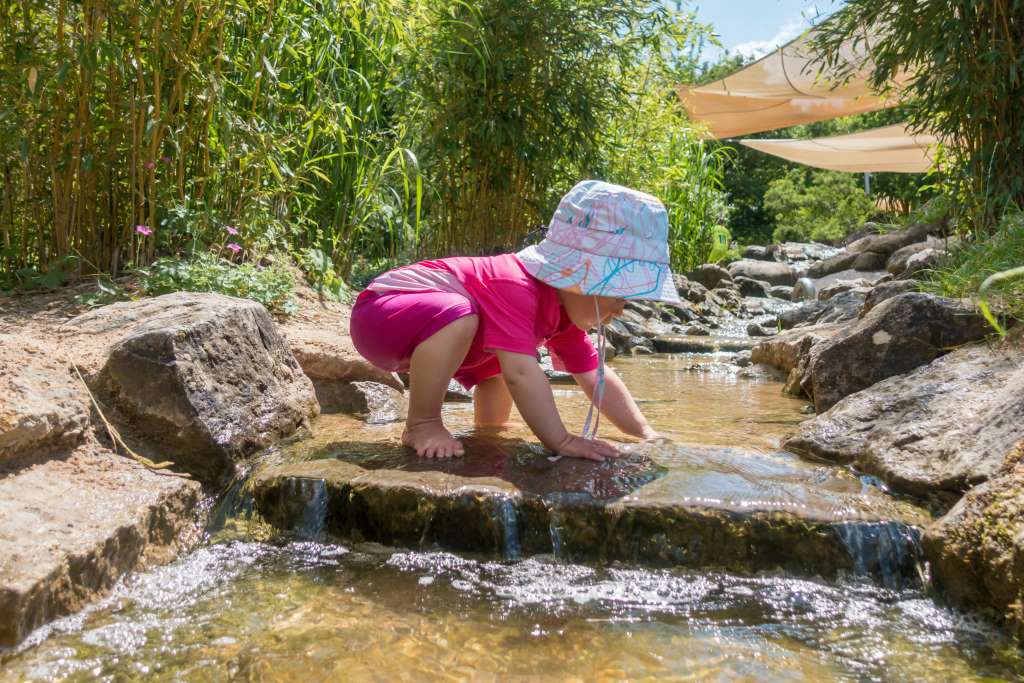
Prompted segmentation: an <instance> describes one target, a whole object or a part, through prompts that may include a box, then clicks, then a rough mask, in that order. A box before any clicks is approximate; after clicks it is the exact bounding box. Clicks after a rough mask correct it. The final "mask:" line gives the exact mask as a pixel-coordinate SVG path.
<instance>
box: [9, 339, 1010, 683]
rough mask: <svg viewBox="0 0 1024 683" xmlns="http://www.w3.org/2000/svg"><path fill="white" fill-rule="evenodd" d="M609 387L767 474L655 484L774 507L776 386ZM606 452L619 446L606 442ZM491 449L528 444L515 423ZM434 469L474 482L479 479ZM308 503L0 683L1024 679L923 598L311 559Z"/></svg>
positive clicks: (711, 368)
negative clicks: (295, 530)
mask: <svg viewBox="0 0 1024 683" xmlns="http://www.w3.org/2000/svg"><path fill="white" fill-rule="evenodd" d="M616 367H617V368H618V369H619V372H620V373H621V374H622V375H623V376H624V377H625V379H626V382H627V384H629V386H630V387H631V388H632V389H633V391H634V393H636V394H637V395H638V396H639V397H640V399H641V402H642V405H643V407H644V410H645V412H646V413H647V415H648V416H649V418H650V419H651V421H652V423H653V424H654V426H655V427H656V428H657V429H659V430H660V431H662V432H663V433H665V434H666V435H668V436H671V437H672V438H673V439H674V440H676V441H677V442H678V443H682V444H700V445H714V446H723V447H733V448H736V447H739V448H743V449H745V450H747V451H753V452H757V453H761V454H764V456H765V457H764V458H763V459H760V460H758V464H757V467H760V468H762V469H763V471H761V470H756V471H754V470H752V469H751V468H752V467H753V465H751V464H745V463H743V462H742V459H741V458H739V457H738V456H736V455H735V453H734V452H732V451H723V455H721V456H720V460H721V462H719V463H716V464H715V467H717V468H718V469H717V470H716V471H719V470H721V472H725V473H726V474H730V473H731V472H732V470H737V472H735V475H736V476H735V477H734V478H733V479H728V478H723V477H724V475H718V476H717V478H716V479H715V480H714V482H711V481H710V480H708V482H707V483H704V484H702V483H700V481H699V480H698V478H697V474H698V472H697V470H696V469H693V468H694V465H693V463H692V462H690V461H687V460H686V458H685V457H683V456H682V455H680V456H679V458H678V459H679V462H675V461H669V462H664V463H661V466H662V467H663V468H666V469H668V470H669V472H670V475H669V476H666V477H662V478H660V479H658V480H657V482H656V483H657V484H658V485H661V486H665V485H666V482H671V481H672V477H673V476H674V477H676V478H677V479H678V481H679V482H680V484H679V486H680V487H683V488H685V487H686V486H692V487H694V490H695V491H696V490H697V489H700V488H701V487H702V486H703V487H707V486H712V484H714V485H716V486H724V484H722V482H728V481H736V482H739V481H740V480H742V479H744V477H747V478H749V477H750V476H751V472H754V474H756V475H757V477H758V478H759V479H758V481H760V482H764V481H775V482H779V483H778V485H777V486H775V485H773V486H772V487H771V488H769V489H764V485H763V484H760V486H761V489H758V490H755V491H754V492H755V493H757V495H760V496H764V495H775V494H778V495H780V496H782V495H784V494H785V493H786V489H787V485H786V484H785V481H784V479H779V478H777V477H780V476H782V475H781V474H779V471H781V470H786V471H788V469H787V468H790V466H791V465H790V464H789V463H788V462H787V461H785V460H784V456H779V455H776V454H775V453H774V451H775V448H776V444H777V442H778V439H779V437H780V436H781V435H782V434H784V433H785V432H786V431H788V430H789V429H791V428H792V427H793V426H794V425H795V424H796V423H798V422H799V421H800V420H801V419H803V418H804V415H802V413H801V411H802V409H803V406H804V403H803V402H801V401H796V400H793V399H790V398H787V397H784V396H783V395H782V394H781V391H780V384H779V383H778V382H777V381H775V380H772V379H770V378H768V377H765V376H763V375H760V374H758V373H756V372H748V371H740V370H738V369H737V368H735V367H732V366H730V365H729V364H728V362H727V359H726V358H725V357H719V358H707V357H705V358H700V357H685V356H680V357H672V358H665V357H652V358H638V359H623V360H621V361H617V362H616ZM556 393H557V399H558V402H559V406H560V410H562V412H563V415H564V416H565V418H566V421H567V422H568V423H570V424H581V423H582V416H583V414H584V412H585V410H586V400H585V398H583V396H582V394H581V393H580V392H579V391H578V390H576V389H574V388H571V387H561V388H557V390H556ZM446 413H447V415H446V419H447V420H449V422H450V424H451V425H452V426H453V428H454V429H455V430H456V431H458V432H459V433H462V434H465V435H468V436H469V437H471V438H473V439H487V438H491V437H492V436H493V435H489V434H478V433H475V432H473V431H472V430H471V428H470V418H471V407H470V406H466V405H458V404H456V405H451V406H448V407H447V408H446ZM399 431H400V430H399V428H398V427H397V426H394V425H378V426H368V425H365V424H363V423H362V422H360V421H358V420H355V419H352V418H347V417H341V416H328V417H325V418H323V419H322V420H321V421H320V423H319V424H318V425H317V428H316V430H315V433H314V434H313V436H312V437H311V438H309V439H307V440H306V441H305V442H303V443H302V444H296V445H295V446H294V447H292V448H291V449H289V448H285V449H280V450H278V451H276V452H273V453H271V454H270V455H269V457H270V458H271V459H283V458H289V457H303V458H308V457H333V456H332V453H334V452H335V451H336V450H337V447H338V446H337V445H338V443H339V442H347V443H350V444H352V443H356V444H364V445H367V444H373V445H372V446H367V447H366V450H365V452H364V453H363V455H364V457H365V459H366V461H365V464H368V465H369V464H372V459H373V458H375V457H376V458H384V460H385V461H387V457H389V456H387V455H383V456H382V455H381V454H382V453H384V454H387V453H394V452H395V449H394V445H395V443H396V441H397V435H398V433H399ZM602 433H603V434H604V435H605V436H607V437H615V436H616V433H615V431H614V429H613V428H611V427H608V429H607V430H602ZM505 436H515V437H522V438H528V437H529V434H528V432H526V431H525V427H523V426H521V425H519V426H516V427H513V428H512V429H511V430H509V431H508V433H507V434H506V435H505ZM296 451H298V452H300V453H301V455H299V456H296ZM685 452H686V451H680V453H685ZM357 455H358V453H357ZM391 464H394V463H391ZM451 466H452V467H462V468H470V470H469V471H467V470H465V469H464V470H463V472H462V473H463V474H470V473H471V468H472V467H474V466H476V465H474V464H473V463H472V462H469V461H468V460H467V461H465V462H461V463H452V464H451ZM688 468H689V469H688ZM780 468H781V469H780ZM829 469H830V468H823V469H822V477H821V482H822V485H823V486H838V487H840V488H842V489H843V491H845V490H846V488H849V487H857V486H860V485H861V484H860V482H858V481H857V480H856V478H854V477H847V478H845V479H844V478H843V477H839V476H838V475H837V474H836V473H835V472H832V473H831V474H830V473H828V472H826V471H825V470H829ZM739 470H742V471H739ZM638 472H639V471H638ZM687 473H691V474H692V477H691V478H692V479H693V481H690V483H689V484H687V483H685V482H686V481H689V480H688V479H687V478H686V477H687ZM825 475H828V476H825ZM637 476H640V475H639V474H638V475H637ZM773 477H776V478H775V479H773ZM829 477H831V479H830V478H829ZM540 478H542V477H538V479H540ZM828 482H831V483H828ZM630 483H631V484H636V483H638V482H634V481H631V482H630ZM639 483H643V482H639ZM741 483H742V482H741ZM730 486H737V487H739V488H737V489H736V490H737V491H739V494H737V495H744V496H745V495H748V492H747V490H746V489H744V488H742V486H740V485H739V484H730ZM308 488H309V490H301V491H297V492H296V495H301V496H302V497H303V500H307V502H308V512H309V520H304V522H303V524H304V528H305V527H308V528H307V529H306V533H307V537H309V538H319V539H321V542H301V543H299V542H290V543H286V542H285V541H284V540H283V539H276V537H275V536H274V535H273V533H271V532H268V531H267V530H261V529H259V527H258V526H257V527H255V528H253V527H244V526H243V527H241V531H239V528H237V527H235V526H234V525H232V524H230V523H229V524H227V525H226V529H227V531H221V532H220V533H218V534H216V535H215V536H214V537H212V538H210V539H209V541H208V543H206V544H205V545H203V546H201V547H199V548H197V549H196V550H194V551H193V552H191V553H189V554H187V555H186V556H184V557H182V558H181V559H179V560H178V561H177V562H174V563H172V564H170V565H168V566H165V567H161V568H157V569H154V570H152V571H148V572H143V573H140V574H137V575H134V576H132V577H129V579H127V580H126V581H125V582H124V583H123V584H122V585H121V586H119V587H118V588H117V589H116V590H115V591H114V593H113V594H112V595H111V596H110V597H109V598H108V599H106V600H104V601H102V602H100V603H98V604H96V605H94V606H92V607H91V608H89V609H87V610H86V611H84V612H82V613H80V614H78V615H75V616H73V617H69V618H67V619H64V620H61V621H59V622H57V623H55V624H53V625H51V626H49V627H46V628H44V629H42V630H40V631H38V632H37V633H36V634H34V636H33V637H32V639H31V640H30V641H29V642H28V643H27V644H26V645H24V646H23V647H22V648H21V650H20V651H19V652H17V653H9V654H8V655H7V656H6V658H5V661H4V663H3V666H2V667H0V680H2V681H8V680H11V681H14V680H18V681H20V680H76V681H77V680H82V681H84V680H111V681H115V680H116V681H120V680H136V679H146V680H189V681H220V680H226V679H236V680H260V681H263V680H271V681H302V682H303V683H306V682H308V681H319V680H334V679H346V680H381V681H394V680H452V679H455V680H466V679H469V680H497V679H500V680H507V679H513V680H515V679H530V680H588V681H589V680H636V679H640V680H643V679H654V678H658V679H663V678H667V679H670V680H700V681H704V680H711V681H755V680H756V681H761V680H771V681H775V680H780V681H833V680H839V681H862V680H913V681H951V680H1015V679H1019V678H1021V677H1024V659H1022V657H1021V654H1020V653H1019V652H1018V651H1017V650H1015V649H1014V648H1013V647H1012V646H1011V645H1010V644H1008V643H1007V642H1006V641H1005V640H1003V639H1002V638H1001V637H1000V636H998V634H996V633H995V632H993V631H991V630H988V629H987V628H986V627H984V626H981V625H977V624H973V623H972V622H970V621H967V620H965V619H964V618H962V617H960V616H958V615H957V614H956V613H954V612H951V611H949V610H946V609H945V608H943V607H941V606H939V605H937V604H936V603H935V602H933V601H932V600H931V599H929V598H928V597H927V596H926V595H925V594H924V593H923V592H921V591H915V590H891V589H885V588H880V587H878V586H876V585H873V584H871V583H868V582H863V581H852V580H851V581H850V582H845V583H838V584H835V583H827V582H823V581H815V580H804V579H796V578H792V577H786V576H781V575H774V574H773V575H759V576H753V577H741V576H731V575H726V574H721V573H713V572H692V571H682V570H663V569H649V568H640V567H630V566H618V565H612V566H606V567H595V566H587V565H579V564H571V563H565V562H560V561H556V560H555V558H553V557H533V558H527V559H521V560H519V561H506V562H499V561H494V560H491V559H485V558H474V557H460V556H456V555H452V554H449V553H443V552H410V551H404V550H394V549H388V548H384V547H381V546H375V545H372V544H367V545H355V546H353V545H350V544H345V543H331V542H323V540H322V539H323V534H322V524H321V520H322V516H321V515H320V514H319V509H320V506H322V505H323V495H322V491H320V490H319V489H317V487H316V486H315V485H310V486H309V487H308ZM776 488H777V489H778V490H777V491H776ZM839 493H842V491H839ZM248 508H249V503H248V502H247V501H246V500H245V499H244V498H239V499H237V500H235V501H233V502H232V501H229V503H228V504H227V505H225V506H223V508H222V509H223V510H226V511H227V512H228V513H229V515H230V514H233V513H235V512H239V511H241V512H244V511H246V510H247V509H248ZM230 521H231V520H230V519H229V520H228V522H230ZM307 522H308V523H307ZM217 526H220V524H218V525H217ZM255 538H260V539H263V541H262V542H257V541H255V540H253V539H255Z"/></svg>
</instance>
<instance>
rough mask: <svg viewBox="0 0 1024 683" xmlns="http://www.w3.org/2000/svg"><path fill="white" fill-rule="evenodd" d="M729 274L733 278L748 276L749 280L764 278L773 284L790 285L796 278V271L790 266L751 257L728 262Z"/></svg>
mask: <svg viewBox="0 0 1024 683" xmlns="http://www.w3.org/2000/svg"><path fill="white" fill-rule="evenodd" d="M729 274H730V275H731V276H732V277H733V278H736V277H740V276H742V277H748V278H750V279H751V280H764V281H766V282H768V283H770V284H773V285H792V284H795V283H796V280H797V274H796V271H794V270H793V268H792V266H789V265H787V264H785V263H775V262H773V261H754V260H752V259H741V260H739V261H734V262H733V263H731V264H729Z"/></svg>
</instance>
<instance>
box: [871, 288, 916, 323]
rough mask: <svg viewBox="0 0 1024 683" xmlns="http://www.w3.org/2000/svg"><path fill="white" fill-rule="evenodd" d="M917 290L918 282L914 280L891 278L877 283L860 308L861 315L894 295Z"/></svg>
mask: <svg viewBox="0 0 1024 683" xmlns="http://www.w3.org/2000/svg"><path fill="white" fill-rule="evenodd" d="M916 291H917V282H915V281H913V280H890V281H889V282H883V283H882V284H880V285H875V286H874V287H872V288H871V291H870V292H868V293H867V296H866V297H865V298H864V305H863V306H862V307H861V309H860V317H861V318H863V317H864V316H865V315H867V314H868V312H869V311H870V310H871V309H872V308H874V307H875V306H877V305H878V304H880V303H882V302H883V301H888V300H889V299H891V298H893V297H894V296H899V295H900V294H906V293H907V292H916Z"/></svg>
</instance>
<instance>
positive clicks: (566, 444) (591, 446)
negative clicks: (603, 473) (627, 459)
mask: <svg viewBox="0 0 1024 683" xmlns="http://www.w3.org/2000/svg"><path fill="white" fill-rule="evenodd" d="M555 451H556V452H557V453H558V454H559V455H566V456H569V457H571V458H585V459H587V460H597V461H602V460H604V459H605V458H617V457H619V449H617V448H615V446H613V445H611V444H610V443H608V442H607V441H601V440H600V439H593V440H591V439H584V438H583V437H582V436H573V435H572V434H567V435H566V437H565V439H563V440H562V443H560V444H559V445H558V448H556V449H555Z"/></svg>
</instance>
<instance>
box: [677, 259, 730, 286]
mask: <svg viewBox="0 0 1024 683" xmlns="http://www.w3.org/2000/svg"><path fill="white" fill-rule="evenodd" d="M686 277H687V279H689V280H691V281H692V282H696V283H698V284H701V285H703V286H704V288H705V289H714V288H715V287H717V286H718V285H720V284H721V283H722V282H729V281H731V280H732V275H731V274H730V273H729V271H728V270H726V269H725V268H723V267H722V266H719V265H717V264H714V263H705V264H704V265H702V266H697V267H696V268H694V269H693V270H691V271H690V272H688V273H687V274H686Z"/></svg>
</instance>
